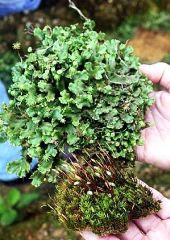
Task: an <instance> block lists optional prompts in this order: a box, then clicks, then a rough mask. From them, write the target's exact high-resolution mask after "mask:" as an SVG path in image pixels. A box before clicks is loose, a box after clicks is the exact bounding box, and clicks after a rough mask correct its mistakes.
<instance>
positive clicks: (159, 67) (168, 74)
mask: <svg viewBox="0 0 170 240" xmlns="http://www.w3.org/2000/svg"><path fill="white" fill-rule="evenodd" d="M139 70H140V71H141V72H142V73H144V74H145V75H146V76H147V77H148V78H149V79H150V80H151V81H152V82H153V83H159V84H160V85H161V86H163V87H165V88H167V89H170V66H169V65H168V64H167V63H163V62H160V63H155V64H152V65H146V64H143V65H141V66H140V68H139Z"/></svg>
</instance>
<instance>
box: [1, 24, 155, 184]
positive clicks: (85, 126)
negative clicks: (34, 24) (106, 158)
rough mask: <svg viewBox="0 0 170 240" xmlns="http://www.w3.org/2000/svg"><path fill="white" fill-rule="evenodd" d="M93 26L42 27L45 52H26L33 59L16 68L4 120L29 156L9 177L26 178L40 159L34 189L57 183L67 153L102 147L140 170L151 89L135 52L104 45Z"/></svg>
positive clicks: (109, 43)
mask: <svg viewBox="0 0 170 240" xmlns="http://www.w3.org/2000/svg"><path fill="white" fill-rule="evenodd" d="M93 28H94V22H92V21H89V20H87V21H86V22H85V23H84V26H83V29H82V28H81V27H79V26H78V25H72V26H70V27H64V28H63V27H55V28H54V29H50V28H49V27H45V28H44V29H43V30H41V29H39V28H36V29H35V30H34V35H35V36H36V37H38V38H39V39H40V41H41V45H40V47H39V48H38V49H36V50H35V51H33V49H32V48H28V55H27V58H26V59H25V60H23V61H22V62H19V63H18V64H17V65H16V66H15V68H14V70H13V84H12V86H11V88H10V90H9V93H10V94H11V95H12V97H13V100H11V101H10V104H9V105H4V107H3V113H2V114H1V122H2V128H3V130H4V131H5V132H6V134H7V137H8V139H9V140H10V142H11V143H12V144H13V145H22V147H23V154H22V155H23V158H22V159H21V160H16V161H14V162H12V163H10V164H9V165H8V171H9V172H10V173H17V174H18V176H20V177H24V176H25V175H26V173H27V172H29V171H30V162H31V159H32V158H38V159H39V165H38V169H37V171H36V172H35V173H34V174H33V175H32V178H33V184H34V185H36V186H38V185H40V184H41V182H42V181H43V180H44V179H45V180H46V179H47V180H49V181H56V174H55V172H54V171H53V170H52V169H53V168H56V167H57V166H58V165H60V162H61V161H60V160H61V152H64V151H65V148H66V147H68V151H69V152H70V153H71V152H74V153H75V152H81V149H84V148H87V147H89V146H92V145H93V146H98V144H100V145H101V146H102V147H103V148H104V149H106V150H109V152H110V154H111V155H112V156H113V157H114V158H115V159H119V158H121V161H123V162H124V163H125V164H134V157H135V155H134V151H133V148H134V146H135V145H136V144H140V143H141V139H140V130H141V129H142V128H143V127H145V126H146V124H145V122H144V113H145V110H146V109H147V107H149V106H150V105H151V103H152V100H151V99H150V98H149V96H148V94H149V93H150V92H151V91H152V86H151V83H150V82H149V81H148V80H147V79H146V77H144V76H143V75H142V74H140V73H139V72H138V71H137V69H138V67H139V62H138V59H137V58H136V57H134V56H133V55H132V52H133V50H132V48H130V47H127V46H126V45H125V44H122V43H120V42H119V41H118V40H105V34H104V33H97V32H96V31H94V30H93Z"/></svg>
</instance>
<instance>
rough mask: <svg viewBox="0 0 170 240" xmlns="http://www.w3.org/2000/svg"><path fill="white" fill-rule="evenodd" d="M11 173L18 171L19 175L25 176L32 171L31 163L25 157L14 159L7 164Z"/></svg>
mask: <svg viewBox="0 0 170 240" xmlns="http://www.w3.org/2000/svg"><path fill="white" fill-rule="evenodd" d="M7 171H8V172H9V173H10V174H13V173H16V174H17V175H18V176H19V177H25V176H26V174H27V173H29V171H30V164H29V163H28V162H27V161H26V160H25V159H20V160H17V161H13V162H11V163H9V164H8V165H7Z"/></svg>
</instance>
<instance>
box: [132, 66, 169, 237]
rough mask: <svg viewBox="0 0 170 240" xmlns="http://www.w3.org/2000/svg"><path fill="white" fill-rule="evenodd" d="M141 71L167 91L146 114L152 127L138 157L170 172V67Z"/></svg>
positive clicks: (156, 95)
mask: <svg viewBox="0 0 170 240" xmlns="http://www.w3.org/2000/svg"><path fill="white" fill-rule="evenodd" d="M140 71H141V72H143V73H144V74H145V75H146V76H147V77H148V78H149V79H150V80H151V81H152V82H153V83H156V84H160V85H161V86H163V87H164V88H165V90H163V91H159V92H154V93H153V94H152V97H153V98H154V100H155V102H154V104H153V105H152V106H151V108H150V109H149V110H148V111H147V113H146V122H149V123H150V127H148V128H146V129H144V130H143V131H142V138H143V140H144V145H143V146H138V147H137V148H136V153H137V157H138V160H140V161H142V162H146V163H149V164H153V165H155V166H157V167H160V168H163V169H167V170H170V65H168V64H166V63H156V64H153V65H141V67H140ZM169 239H170V237H169Z"/></svg>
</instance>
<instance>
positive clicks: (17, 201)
mask: <svg viewBox="0 0 170 240" xmlns="http://www.w3.org/2000/svg"><path fill="white" fill-rule="evenodd" d="M38 197H39V195H38V194H37V193H35V192H32V193H21V192H20V191H19V190H18V189H17V188H12V189H11V190H9V192H8V194H7V196H5V197H2V196H0V224H1V225H2V226H8V225H11V224H12V223H14V222H16V221H17V220H19V219H20V218H21V217H23V214H22V212H21V211H22V209H24V208H26V207H28V206H29V205H30V204H31V203H32V202H34V201H35V200H37V199H38Z"/></svg>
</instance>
